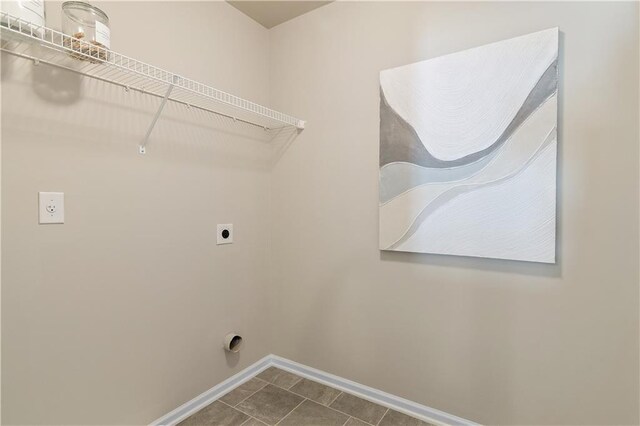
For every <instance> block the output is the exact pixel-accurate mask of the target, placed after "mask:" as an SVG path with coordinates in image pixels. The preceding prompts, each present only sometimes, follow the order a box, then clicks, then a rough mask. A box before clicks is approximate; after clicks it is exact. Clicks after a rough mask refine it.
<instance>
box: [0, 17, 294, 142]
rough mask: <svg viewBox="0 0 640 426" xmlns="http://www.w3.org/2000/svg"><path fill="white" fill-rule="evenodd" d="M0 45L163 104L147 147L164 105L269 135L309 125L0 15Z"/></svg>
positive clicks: (148, 66) (127, 58)
mask: <svg viewBox="0 0 640 426" xmlns="http://www.w3.org/2000/svg"><path fill="white" fill-rule="evenodd" d="M0 22H1V23H2V24H1V26H0V29H1V35H2V37H1V38H2V40H1V43H0V50H2V51H4V52H7V53H10V54H13V55H16V56H20V57H23V58H27V59H31V60H33V61H34V63H36V64H38V63H40V62H42V63H45V64H49V65H52V66H55V67H58V68H63V69H67V70H70V71H73V72H76V73H79V74H82V75H85V76H88V77H91V78H95V79H98V80H101V81H104V82H108V83H112V84H115V85H118V86H121V87H123V88H124V89H125V90H135V91H138V92H142V93H145V94H148V95H152V96H155V97H158V98H162V99H163V102H162V104H161V106H160V108H159V110H158V112H157V114H156V116H155V117H154V120H153V122H152V124H151V127H150V129H149V131H148V132H147V135H146V136H145V140H144V142H143V143H142V144H141V153H144V145H145V144H146V141H147V139H148V137H149V135H150V133H151V131H152V130H153V126H154V125H155V122H156V121H157V119H158V117H159V115H160V113H161V112H162V107H163V106H164V103H165V102H166V101H172V102H177V103H180V104H183V105H186V106H188V107H193V108H197V109H201V110H204V111H207V112H210V113H213V114H217V115H221V116H224V117H228V118H229V119H230V120H234V121H239V122H242V123H245V124H249V125H252V126H258V127H262V128H264V129H265V130H274V129H282V128H285V127H293V128H296V129H298V130H302V129H304V125H305V122H304V121H303V120H300V119H298V118H295V117H292V116H290V115H287V114H284V113H281V112H278V111H275V110H272V109H270V108H267V107H264V106H262V105H259V104H256V103H254V102H251V101H248V100H246V99H242V98H240V97H238V96H235V95H232V94H230V93H226V92H223V91H221V90H218V89H216V88H214V87H211V86H207V85H206V84H203V83H200V82H197V81H195V80H191V79H188V78H186V77H183V76H180V75H178V74H174V73H172V72H169V71H166V70H163V69H161V68H158V67H156V66H153V65H150V64H147V63H145V62H142V61H138V60H136V59H133V58H131V57H128V56H125V55H122V54H120V53H117V52H114V51H112V50H109V49H106V48H105V47H103V46H101V45H97V44H93V43H90V42H87V41H84V40H81V39H77V38H74V37H71V36H69V35H66V34H63V33H61V32H59V31H56V30H53V29H51V28H47V27H43V26H39V25H36V24H33V23H31V22H28V21H25V20H22V19H20V18H17V17H15V16H13V15H11V14H9V13H6V12H2V11H0Z"/></svg>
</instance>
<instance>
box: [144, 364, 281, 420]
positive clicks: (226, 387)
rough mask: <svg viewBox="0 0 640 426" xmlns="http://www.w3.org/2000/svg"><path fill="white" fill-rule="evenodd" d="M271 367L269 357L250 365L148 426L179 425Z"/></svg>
mask: <svg viewBox="0 0 640 426" xmlns="http://www.w3.org/2000/svg"><path fill="white" fill-rule="evenodd" d="M272 365H273V361H272V358H271V355H267V356H265V357H264V358H262V359H260V360H258V361H257V362H255V363H253V364H251V365H250V366H249V367H247V368H245V369H244V370H242V371H240V372H239V373H236V374H234V375H233V376H231V377H229V378H228V379H227V380H225V381H224V382H222V383H218V384H217V385H215V386H214V387H212V388H211V389H209V390H207V391H204V392H203V393H201V394H200V395H198V396H196V397H195V398H193V399H192V400H191V401H187V402H185V403H184V404H182V405H181V406H179V407H178V408H176V409H175V410H173V411H171V412H170V413H168V414H165V415H164V416H162V417H160V418H159V419H157V420H155V421H154V422H153V423H151V425H150V426H161V425H162V426H173V425H176V424H178V423H180V422H181V421H182V420H184V419H186V418H187V417H189V416H190V415H192V414H195V413H196V412H198V411H199V410H201V409H202V408H204V407H206V406H207V405H209V404H211V403H212V402H213V401H215V400H217V399H218V398H220V397H222V396H223V395H225V394H226V393H228V392H229V391H231V390H233V389H235V388H237V387H238V386H240V385H241V384H243V383H244V382H246V381H248V380H250V379H251V378H253V377H254V376H256V375H257V374H260V373H261V372H262V371H263V370H266V369H267V368H269V367H270V366H272Z"/></svg>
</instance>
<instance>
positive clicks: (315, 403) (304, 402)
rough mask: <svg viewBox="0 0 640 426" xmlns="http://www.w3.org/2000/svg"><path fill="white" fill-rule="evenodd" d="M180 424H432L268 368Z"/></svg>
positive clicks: (396, 425) (185, 425)
mask: <svg viewBox="0 0 640 426" xmlns="http://www.w3.org/2000/svg"><path fill="white" fill-rule="evenodd" d="M180 425H181V426H191V425H194V426H195V425H220V426H241V425H242V426H265V425H270V426H273V425H278V426H281V425H282V426H324V425H327V426H333V425H335V426H372V425H373V426H378V425H379V426H427V425H428V423H425V422H423V421H421V420H418V419H414V418H413V417H409V416H407V415H405V414H402V413H399V412H397V411H393V410H390V409H387V408H385V407H382V406H380V405H377V404H374V403H372V402H369V401H365V400H364V399H360V398H358V397H355V396H353V395H350V394H346V393H344V392H341V391H339V390H337V389H333V388H331V387H328V386H325V385H321V384H320V383H316V382H313V381H311V380H308V379H304V378H302V377H299V376H296V375H295V374H292V373H289V372H287V371H284V370H280V369H278V368H275V367H269V368H268V369H266V370H265V371H263V372H262V373H260V374H258V375H257V376H256V377H254V378H252V379H251V380H249V381H248V382H245V383H243V384H242V385H240V386H238V387H237V388H235V389H234V390H232V391H231V392H229V393H228V394H226V395H224V396H223V397H222V398H220V399H218V400H217V401H215V402H213V403H212V404H210V405H208V406H207V407H205V408H203V409H202V410H200V411H198V412H197V413H195V414H194V415H192V416H191V417H189V418H187V419H186V420H184V421H182V422H181V423H180Z"/></svg>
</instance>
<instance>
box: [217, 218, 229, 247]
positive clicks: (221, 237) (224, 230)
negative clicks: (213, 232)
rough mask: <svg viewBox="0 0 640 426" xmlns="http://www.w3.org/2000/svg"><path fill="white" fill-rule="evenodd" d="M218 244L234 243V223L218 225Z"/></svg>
mask: <svg viewBox="0 0 640 426" xmlns="http://www.w3.org/2000/svg"><path fill="white" fill-rule="evenodd" d="M217 243H218V244H231V243H233V224H232V223H227V224H224V225H218V242H217Z"/></svg>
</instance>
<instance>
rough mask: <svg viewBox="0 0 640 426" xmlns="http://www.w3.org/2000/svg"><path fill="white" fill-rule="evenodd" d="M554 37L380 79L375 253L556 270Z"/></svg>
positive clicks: (548, 33) (503, 44) (432, 62)
mask: <svg viewBox="0 0 640 426" xmlns="http://www.w3.org/2000/svg"><path fill="white" fill-rule="evenodd" d="M557 102H558V29H557V28H553V29H549V30H544V31H540V32H536V33H532V34H528V35H525V36H522V37H517V38H513V39H509V40H504V41H500V42H497V43H492V44H488V45H485V46H481V47H477V48H474V49H470V50H465V51H462V52H458V53H453V54H450V55H446V56H441V57H437V58H434V59H429V60H426V61H422V62H417V63H413V64H410V65H405V66H401V67H398V68H392V69H388V70H385V71H382V72H381V73H380V249H382V250H395V251H407V252H417V253H438V254H448V255H459V256H476V257H488V258H499V259H513V260H523V261H533V262H544V263H555V237H556V146H557V134H556V133H557V132H556V127H557Z"/></svg>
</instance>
